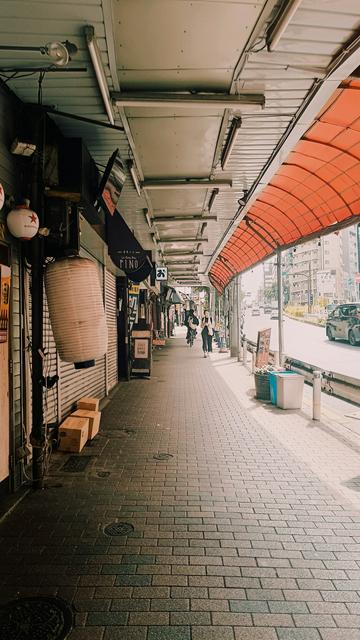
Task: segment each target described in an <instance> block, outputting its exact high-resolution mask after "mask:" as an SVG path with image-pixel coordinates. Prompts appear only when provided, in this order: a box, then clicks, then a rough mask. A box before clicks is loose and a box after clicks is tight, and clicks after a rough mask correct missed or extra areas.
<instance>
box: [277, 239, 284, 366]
mask: <svg viewBox="0 0 360 640" xmlns="http://www.w3.org/2000/svg"><path fill="white" fill-rule="evenodd" d="M277 289H278V317H279V320H278V333H279V349H278V351H279V365H280V366H281V367H282V365H283V358H284V312H283V308H284V288H283V275H282V261H281V249H278V251H277Z"/></svg>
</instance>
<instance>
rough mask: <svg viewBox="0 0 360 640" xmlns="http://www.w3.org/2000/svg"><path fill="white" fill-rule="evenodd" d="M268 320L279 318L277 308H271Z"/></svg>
mask: <svg viewBox="0 0 360 640" xmlns="http://www.w3.org/2000/svg"><path fill="white" fill-rule="evenodd" d="M270 320H279V311H278V310H277V309H272V311H271V316H270Z"/></svg>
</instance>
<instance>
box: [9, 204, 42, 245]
mask: <svg viewBox="0 0 360 640" xmlns="http://www.w3.org/2000/svg"><path fill="white" fill-rule="evenodd" d="M6 223H7V226H8V229H9V231H10V233H11V235H13V236H15V238H19V239H20V240H31V238H33V237H34V236H36V234H37V232H38V230H39V218H38V216H37V214H36V213H35V211H32V210H31V209H30V208H29V207H28V206H27V205H24V204H22V205H19V206H18V207H15V208H14V209H13V210H12V211H10V213H9V214H8V216H7V218H6Z"/></svg>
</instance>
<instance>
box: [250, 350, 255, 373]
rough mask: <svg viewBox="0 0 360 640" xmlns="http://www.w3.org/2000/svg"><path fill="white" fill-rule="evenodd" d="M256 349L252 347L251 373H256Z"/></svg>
mask: <svg viewBox="0 0 360 640" xmlns="http://www.w3.org/2000/svg"><path fill="white" fill-rule="evenodd" d="M255 362H256V349H254V347H252V349H251V373H255Z"/></svg>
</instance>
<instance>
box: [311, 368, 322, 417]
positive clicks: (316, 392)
mask: <svg viewBox="0 0 360 640" xmlns="http://www.w3.org/2000/svg"><path fill="white" fill-rule="evenodd" d="M313 420H321V371H318V370H314V371H313Z"/></svg>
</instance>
